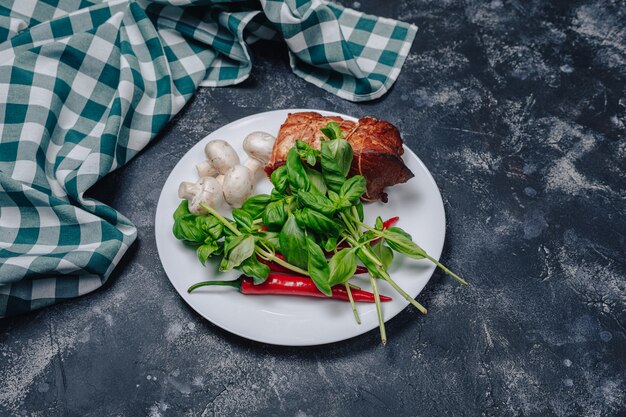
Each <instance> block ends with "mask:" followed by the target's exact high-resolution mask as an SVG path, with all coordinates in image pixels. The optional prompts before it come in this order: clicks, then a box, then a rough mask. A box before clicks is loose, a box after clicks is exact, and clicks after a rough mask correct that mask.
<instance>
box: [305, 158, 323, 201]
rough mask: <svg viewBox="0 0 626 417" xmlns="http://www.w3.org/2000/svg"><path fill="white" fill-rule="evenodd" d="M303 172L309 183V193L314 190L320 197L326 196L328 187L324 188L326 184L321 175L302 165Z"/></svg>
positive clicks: (313, 169)
mask: <svg viewBox="0 0 626 417" xmlns="http://www.w3.org/2000/svg"><path fill="white" fill-rule="evenodd" d="M304 171H305V172H306V175H307V177H309V183H311V191H313V190H315V191H317V192H319V193H320V194H322V195H326V192H327V191H328V187H326V183H325V182H324V178H323V177H322V173H321V172H319V171H318V170H316V169H315V168H311V167H310V166H307V165H304Z"/></svg>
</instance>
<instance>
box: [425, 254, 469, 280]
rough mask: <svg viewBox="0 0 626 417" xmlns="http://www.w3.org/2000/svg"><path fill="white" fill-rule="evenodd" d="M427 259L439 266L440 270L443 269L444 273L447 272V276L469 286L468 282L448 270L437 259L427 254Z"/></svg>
mask: <svg viewBox="0 0 626 417" xmlns="http://www.w3.org/2000/svg"><path fill="white" fill-rule="evenodd" d="M426 259H428V260H429V261H431V262H432V263H434V264H435V265H437V266H438V267H439V268H441V269H442V270H443V272H445V273H446V274H448V275H450V276H451V277H452V278H454V279H456V280H457V281H459V282H460V283H461V284H463V285H468V283H467V281H465V280H464V279H463V278H461V277H460V276H458V275H457V274H455V273H454V272H452V271H450V270H449V269H448V268H446V267H445V266H444V265H443V264H442V263H440V262H439V261H438V260H436V259H435V258H432V257H431V256H430V255H428V254H426Z"/></svg>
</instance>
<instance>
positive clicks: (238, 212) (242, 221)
mask: <svg viewBox="0 0 626 417" xmlns="http://www.w3.org/2000/svg"><path fill="white" fill-rule="evenodd" d="M233 219H234V220H235V223H236V224H237V226H238V228H239V229H240V230H243V231H246V232H250V231H251V230H252V216H251V215H250V213H248V212H247V211H245V210H243V209H237V208H236V209H233Z"/></svg>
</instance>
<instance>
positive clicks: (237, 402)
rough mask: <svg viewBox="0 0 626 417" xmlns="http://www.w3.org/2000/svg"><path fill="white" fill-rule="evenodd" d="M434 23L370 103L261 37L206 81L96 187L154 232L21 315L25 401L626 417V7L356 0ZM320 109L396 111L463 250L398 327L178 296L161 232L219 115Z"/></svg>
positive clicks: (72, 412) (17, 331)
mask: <svg viewBox="0 0 626 417" xmlns="http://www.w3.org/2000/svg"><path fill="white" fill-rule="evenodd" d="M344 4H346V5H347V6H351V7H354V8H358V9H361V10H363V11H367V12H370V13H374V14H379V15H383V16H388V17H395V18H398V19H402V20H405V21H410V22H413V23H415V24H417V25H418V26H419V28H420V30H419V32H418V36H417V40H416V42H415V45H414V47H413V49H412V52H411V54H410V56H409V58H408V60H407V62H406V65H405V67H404V70H403V72H402V73H401V75H400V77H399V80H398V82H397V84H396V85H395V87H394V88H393V89H392V91H391V92H390V93H389V94H388V95H387V96H386V97H384V98H382V99H380V100H378V101H376V102H373V103H366V104H353V103H349V102H346V101H343V100H341V99H339V98H337V97H334V96H332V95H330V94H328V93H326V92H324V91H322V90H320V89H318V88H316V87H313V86H312V85H309V84H307V83H305V82H304V81H302V80H300V79H299V78H297V77H296V76H295V75H292V74H291V73H290V71H289V68H288V61H287V56H286V52H285V50H284V49H282V48H276V47H268V45H258V46H256V47H255V48H254V50H255V53H256V57H257V60H256V66H255V68H254V72H253V75H252V77H251V78H250V79H249V80H248V81H246V82H245V83H244V84H242V85H240V86H238V87H234V88H222V89H202V90H200V91H199V93H198V94H197V96H196V97H195V98H194V100H193V101H192V102H191V103H190V104H189V105H188V106H187V107H186V108H185V109H184V111H183V112H182V113H181V114H180V115H179V116H178V117H177V118H176V119H175V120H174V121H173V122H172V123H171V124H170V125H169V127H168V129H167V131H165V132H164V133H163V134H162V135H161V136H160V138H159V139H158V140H157V141H156V142H154V143H153V144H152V145H151V146H150V147H149V148H148V149H147V150H146V151H145V152H143V154H142V155H140V156H139V157H138V158H136V159H135V160H134V161H133V162H132V163H130V164H129V165H128V166H127V167H125V168H123V169H120V170H119V171H118V172H116V173H114V174H112V175H110V176H109V177H107V178H106V179H105V180H104V181H103V182H102V183H100V184H99V185H98V186H97V187H96V189H95V190H94V191H93V195H95V196H98V197H100V198H101V199H103V200H104V201H106V202H108V203H110V204H111V205H112V206H113V207H115V208H117V209H119V210H120V211H121V212H122V213H124V214H126V215H127V216H128V217H129V218H130V219H131V220H133V221H134V222H135V224H136V225H137V226H138V228H139V239H138V242H137V243H136V244H135V245H134V246H133V247H132V248H131V250H130V251H129V253H128V254H127V256H126V257H125V259H124V260H123V262H122V263H121V264H120V266H119V267H118V269H117V270H116V272H115V273H114V275H113V276H112V277H111V279H110V282H109V283H108V284H107V286H106V287H105V288H103V289H101V290H100V291H97V292H95V293H94V294H92V295H89V296H86V297H83V298H81V299H77V300H74V301H70V302H66V303H63V304H60V305H57V306H55V307H52V308H48V309H45V310H42V311H38V312H35V313H32V314H28V315H24V316H20V317H16V318H12V319H7V320H4V321H1V322H0V414H1V415H7V416H13V415H17V416H22V415H24V416H26V415H32V416H140V415H149V416H182V415H184V416H211V415H220V416H222V415H224V416H229V415H237V416H247V415H287V416H298V417H304V416H357V415H367V416H379V415H393V416H400V415H412V416H414V415H420V416H439V415H448V416H464V415H467V416H476V415H486V416H495V415H507V416H552V415H555V416H619V415H622V416H623V415H626V399H625V395H626V394H625V392H626V327H625V326H626V282H625V276H626V267H625V263H624V260H625V259H626V257H625V253H624V252H625V246H626V245H625V243H626V242H625V231H626V227H625V226H626V222H625V220H624V216H625V215H626V209H625V204H624V202H625V197H626V181H625V169H624V168H625V160H626V159H625V158H626V143H625V137H626V127H625V125H626V3H624V2H623V1H600V0H598V1H587V2H583V1H561V2H549V1H506V0H502V1H498V0H495V1H491V2H489V1H487V2H483V1H473V0H470V1H459V0H446V1H441V0H431V1H418V2H414V1H409V0H404V1H393V2H392V1H386V2H377V1H375V0H368V1H366V0H362V1H361V2H354V3H344ZM290 107H310V108H319V109H326V110H333V111H339V112H344V113H349V114H353V115H355V116H361V115H367V114H369V115H375V116H378V117H381V118H384V119H387V120H389V121H391V122H393V123H394V124H396V125H397V126H398V127H399V128H400V130H401V132H402V133H403V135H404V139H405V140H406V142H407V143H408V145H409V146H410V147H411V148H412V149H413V150H414V151H415V152H416V153H417V154H418V155H419V157H420V158H421V159H422V160H423V161H424V162H425V163H426V165H427V166H428V168H429V169H430V170H431V172H432V174H433V176H434V177H435V179H436V181H437V183H438V185H439V187H440V189H441V193H442V195H443V197H444V201H445V208H446V215H447V219H448V230H447V236H446V238H447V240H446V246H445V250H444V253H443V260H444V261H445V263H447V264H449V266H450V267H452V268H453V269H454V270H456V271H458V272H460V273H461V274H462V275H463V276H464V277H467V278H469V279H470V281H471V285H470V286H469V287H467V288H461V287H460V286H459V285H457V284H456V283H455V282H453V281H452V280H451V279H449V278H447V277H445V276H443V275H442V274H441V273H439V272H437V273H436V274H435V276H434V277H433V279H432V280H431V282H430V283H429V285H428V286H427V288H426V290H425V291H424V292H423V293H422V294H420V295H419V297H418V300H419V301H420V302H422V303H424V304H425V305H426V306H427V307H428V308H429V314H428V315H427V316H421V315H420V314H419V313H418V312H417V311H416V310H415V309H413V308H407V309H406V310H405V311H403V312H402V313H401V314H399V315H398V316H397V317H396V318H394V319H393V320H391V321H390V322H389V323H388V334H389V337H390V342H389V344H388V346H387V347H383V346H381V345H380V343H379V339H378V334H377V331H376V330H374V331H372V332H370V333H367V334H366V335H363V336H361V337H358V338H356V339H353V340H348V341H345V342H342V343H337V344H333V345H327V346H321V347H313V348H282V347H275V346H267V345H262V344H258V343H254V342H250V341H247V340H244V339H241V338H239V337H237V336H233V335H231V334H229V333H226V332H225V331H222V330H220V329H219V328H216V326H214V325H212V324H211V323H209V322H207V321H205V320H204V319H202V318H201V317H200V316H198V315H197V314H195V313H194V312H193V311H192V310H191V309H190V308H189V307H188V306H187V305H186V304H185V303H184V302H183V300H182V299H181V298H180V297H179V296H178V295H177V294H176V292H175V291H174V289H173V287H172V286H171V284H170V283H169V281H168V279H167V277H166V276H165V274H164V272H163V270H162V268H161V265H160V262H159V259H158V256H157V251H156V247H155V242H154V233H153V229H154V224H153V218H154V213H155V208H156V203H157V199H158V196H159V192H160V190H161V187H162V185H163V183H164V182H165V179H166V178H167V175H168V174H169V172H170V170H171V169H172V168H173V167H174V165H175V164H176V162H177V160H178V159H179V158H180V157H181V156H182V155H183V154H184V153H185V152H186V151H187V150H188V149H189V148H190V147H191V146H192V145H193V144H194V143H196V142H197V141H198V140H200V139H201V138H202V137H204V136H205V135H206V134H208V133H210V132H211V131H213V130H214V129H216V128H218V127H220V126H222V125H224V124H226V123H229V122H231V121H233V120H236V119H238V118H240V117H243V116H247V115H250V114H254V113H257V112H262V111H266V110H271V109H280V108H290Z"/></svg>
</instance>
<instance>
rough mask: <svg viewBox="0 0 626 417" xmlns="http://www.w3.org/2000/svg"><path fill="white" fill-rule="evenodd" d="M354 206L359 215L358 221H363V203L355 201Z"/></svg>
mask: <svg viewBox="0 0 626 417" xmlns="http://www.w3.org/2000/svg"><path fill="white" fill-rule="evenodd" d="M354 206H355V207H356V211H357V214H358V215H359V221H363V219H365V214H364V213H363V202H361V201H357V203H356V204H355V205H354Z"/></svg>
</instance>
